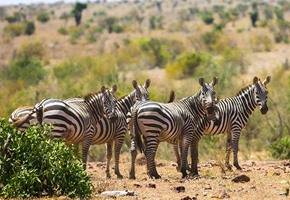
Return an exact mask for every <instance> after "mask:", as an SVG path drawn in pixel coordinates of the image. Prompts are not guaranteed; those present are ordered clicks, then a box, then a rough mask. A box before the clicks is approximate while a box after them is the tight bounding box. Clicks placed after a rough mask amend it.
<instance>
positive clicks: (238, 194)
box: [88, 154, 290, 200]
mask: <svg viewBox="0 0 290 200" xmlns="http://www.w3.org/2000/svg"><path fill="white" fill-rule="evenodd" d="M124 156H125V159H122V161H121V163H120V169H121V173H122V174H123V176H124V178H123V179H121V180H119V179H117V178H116V176H115V175H114V171H113V170H111V175H112V178H111V179H107V178H106V174H105V163H96V162H90V163H89V167H88V174H89V175H90V177H91V180H92V182H93V184H94V187H95V191H94V196H93V198H94V199H107V198H117V199H243V200H244V199H275V200H276V199H277V200H279V199H290V196H289V195H288V196H286V193H287V189H288V190H289V187H290V183H289V182H290V161H289V160H288V161H267V162H261V161H244V162H243V161H241V162H240V164H241V167H242V168H243V170H242V171H238V170H235V169H234V170H233V171H225V172H222V171H223V166H221V165H220V164H219V163H218V162H217V161H214V160H211V161H207V162H201V163H199V173H200V175H201V178H199V179H197V180H193V179H191V180H185V179H181V174H180V173H179V172H177V171H176V165H175V164H174V163H172V162H169V161H157V171H158V172H159V174H160V175H161V176H162V178H161V179H159V180H155V179H149V178H148V176H147V174H146V165H144V164H145V163H144V162H141V163H140V162H139V164H137V165H136V180H130V179H129V178H128V174H129V169H130V161H129V160H130V159H129V157H130V156H129V154H125V155H122V157H123V158H124ZM139 157H140V155H139ZM139 159H140V158H139ZM112 166H113V165H112ZM116 190H123V191H125V190H128V191H133V192H134V193H135V194H137V195H136V196H124V197H120V196H114V197H104V196H102V195H100V194H101V193H102V192H104V191H116Z"/></svg>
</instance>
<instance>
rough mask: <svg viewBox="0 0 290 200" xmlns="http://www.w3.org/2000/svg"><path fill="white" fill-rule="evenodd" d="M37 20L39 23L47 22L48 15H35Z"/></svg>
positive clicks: (44, 13) (43, 13)
mask: <svg viewBox="0 0 290 200" xmlns="http://www.w3.org/2000/svg"><path fill="white" fill-rule="evenodd" d="M37 20H38V21H39V22H41V23H46V22H48V21H49V13H47V12H39V13H38V14H37Z"/></svg>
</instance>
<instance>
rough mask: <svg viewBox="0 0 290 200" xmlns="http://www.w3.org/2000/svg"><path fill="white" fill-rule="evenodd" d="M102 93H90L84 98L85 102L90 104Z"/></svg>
mask: <svg viewBox="0 0 290 200" xmlns="http://www.w3.org/2000/svg"><path fill="white" fill-rule="evenodd" d="M100 93H101V91H99V92H95V93H89V94H87V95H86V96H85V97H84V100H85V102H89V101H90V100H91V99H93V98H95V97H96V96H98V95H99V94H100Z"/></svg>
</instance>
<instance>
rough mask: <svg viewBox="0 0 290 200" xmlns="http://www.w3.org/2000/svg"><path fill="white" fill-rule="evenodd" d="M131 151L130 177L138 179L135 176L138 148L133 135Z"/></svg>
mask: <svg viewBox="0 0 290 200" xmlns="http://www.w3.org/2000/svg"><path fill="white" fill-rule="evenodd" d="M130 136H131V135H130ZM130 152H131V169H130V173H129V179H136V177H135V160H136V157H137V150H136V146H135V140H134V138H133V137H132V136H131V149H130Z"/></svg>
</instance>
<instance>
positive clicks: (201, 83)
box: [199, 78, 204, 86]
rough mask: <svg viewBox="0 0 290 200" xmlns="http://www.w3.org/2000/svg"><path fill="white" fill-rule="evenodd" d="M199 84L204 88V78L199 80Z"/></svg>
mask: <svg viewBox="0 0 290 200" xmlns="http://www.w3.org/2000/svg"><path fill="white" fill-rule="evenodd" d="M199 84H200V85H201V86H204V78H200V79H199Z"/></svg>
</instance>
